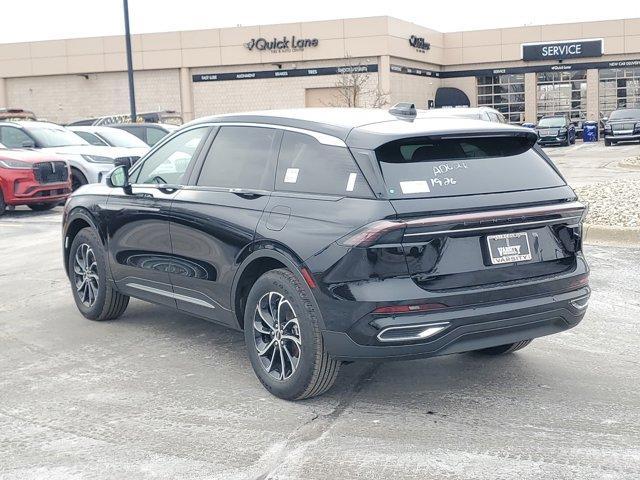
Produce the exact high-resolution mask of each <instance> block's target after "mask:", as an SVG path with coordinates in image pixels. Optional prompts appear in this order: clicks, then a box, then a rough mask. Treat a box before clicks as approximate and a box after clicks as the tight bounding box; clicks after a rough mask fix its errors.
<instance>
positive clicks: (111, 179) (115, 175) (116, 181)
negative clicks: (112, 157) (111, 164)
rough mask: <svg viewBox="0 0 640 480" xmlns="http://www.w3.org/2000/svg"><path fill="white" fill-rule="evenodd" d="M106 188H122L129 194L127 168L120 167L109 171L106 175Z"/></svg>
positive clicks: (129, 185)
mask: <svg viewBox="0 0 640 480" xmlns="http://www.w3.org/2000/svg"><path fill="white" fill-rule="evenodd" d="M106 182H107V186H109V187H111V188H123V189H124V191H125V193H127V194H129V193H131V184H130V183H129V167H128V166H126V165H120V166H117V167H116V168H114V169H113V170H111V172H109V174H108V175H107V180H106Z"/></svg>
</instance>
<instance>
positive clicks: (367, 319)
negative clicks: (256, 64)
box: [63, 108, 590, 399]
mask: <svg viewBox="0 0 640 480" xmlns="http://www.w3.org/2000/svg"><path fill="white" fill-rule="evenodd" d="M391 112H394V113H393V114H392V113H391ZM536 141H537V136H536V134H535V133H534V132H533V131H531V130H529V129H524V128H521V127H515V126H510V125H504V124H500V123H493V122H480V121H478V120H469V119H461V118H420V117H419V115H418V113H417V112H416V111H415V109H413V108H407V109H404V108H394V109H392V110H391V111H389V112H387V111H383V110H379V109H322V108H319V109H301V110H284V111H267V112H257V113H246V114H235V115H221V116H216V117H209V118H203V119H199V120H197V121H194V122H191V123H189V124H187V125H186V126H185V127H183V128H182V129H181V130H180V131H179V132H176V133H175V134H174V135H172V136H171V137H170V138H169V139H167V140H165V141H163V142H161V143H160V145H158V146H157V147H156V148H155V149H153V150H152V151H151V152H150V153H149V154H148V155H147V156H146V157H144V158H143V159H141V161H140V162H138V163H137V164H136V165H135V166H134V167H133V168H131V169H128V168H127V167H126V166H122V167H117V168H115V169H114V170H113V171H112V172H111V173H110V175H109V176H108V177H107V179H106V182H105V183H104V184H100V185H90V186H88V187H85V188H83V189H82V190H80V191H78V192H76V193H75V194H74V195H72V196H71V198H70V200H69V201H68V202H67V204H66V207H65V211H64V217H63V244H64V265H65V269H66V272H67V274H68V276H69V279H70V283H71V287H72V288H71V290H72V294H73V298H74V300H75V303H76V305H77V307H78V309H79V310H80V312H81V313H82V314H83V315H84V316H85V317H87V318H89V319H92V320H108V319H114V318H117V317H119V316H121V315H122V314H123V313H124V312H125V310H126V308H127V304H128V302H129V298H130V297H136V298H140V299H143V300H147V301H150V302H154V303H158V304H161V305H165V306H169V307H172V308H177V309H179V310H181V311H183V312H186V313H190V314H193V315H197V316H200V317H202V318H205V319H208V320H212V321H215V322H218V323H221V324H223V325H227V326H229V327H231V328H235V329H240V330H244V337H245V343H246V348H247V354H248V356H249V358H250V361H251V364H252V366H253V369H254V371H255V373H256V375H257V377H258V378H259V380H260V381H261V382H262V384H263V385H264V386H265V387H266V388H267V389H268V390H269V391H270V392H271V393H273V394H274V395H277V396H278V397H281V398H285V399H302V398H307V397H312V396H314V395H319V394H321V393H323V392H324V391H326V390H327V389H328V388H329V387H330V386H331V385H332V384H333V383H334V380H335V379H336V375H337V373H338V369H339V367H340V364H341V362H343V361H353V360H365V359H366V360H371V359H409V358H420V357H431V356H435V355H445V354H449V353H460V352H466V351H471V350H478V351H480V352H483V353H485V354H489V355H498V354H506V353H511V352H514V351H516V350H519V349H521V348H523V347H525V346H526V345H528V344H529V343H530V342H531V341H532V340H533V339H535V338H537V337H540V336H542V335H549V334H553V333H557V332H561V331H563V330H566V329H569V328H572V327H574V326H575V325H577V324H578V322H580V320H581V319H582V317H583V315H584V314H585V309H586V307H587V302H588V299H589V294H590V290H589V286H588V273H589V269H588V267H587V263H586V260H585V257H584V255H583V253H582V244H581V236H582V231H581V223H582V217H583V214H584V211H585V209H584V206H583V205H582V204H581V203H579V202H578V201H577V199H576V195H575V193H574V192H573V190H572V189H571V188H570V187H569V186H568V185H567V183H566V182H565V180H564V179H563V177H562V175H561V174H560V172H559V171H558V170H557V169H556V168H555V166H554V165H553V163H552V162H551V161H550V160H549V158H548V157H547V156H546V155H545V154H544V153H543V152H542V150H541V149H540V147H539V146H537V145H536ZM407 368H411V367H410V366H408V367H407Z"/></svg>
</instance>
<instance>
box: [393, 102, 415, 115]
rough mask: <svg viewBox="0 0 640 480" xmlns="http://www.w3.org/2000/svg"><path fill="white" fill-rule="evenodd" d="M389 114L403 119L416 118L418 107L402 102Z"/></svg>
mask: <svg viewBox="0 0 640 480" xmlns="http://www.w3.org/2000/svg"><path fill="white" fill-rule="evenodd" d="M389 113H390V114H391V115H396V116H401V117H415V116H416V115H417V114H418V111H417V110H416V106H415V104H413V103H408V102H401V103H396V104H395V105H394V106H393V107H391V108H390V109H389Z"/></svg>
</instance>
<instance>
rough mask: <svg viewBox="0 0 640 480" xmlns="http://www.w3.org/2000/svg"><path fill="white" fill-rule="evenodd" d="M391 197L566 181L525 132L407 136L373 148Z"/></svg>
mask: <svg viewBox="0 0 640 480" xmlns="http://www.w3.org/2000/svg"><path fill="white" fill-rule="evenodd" d="M376 156H377V158H378V161H379V162H380V167H381V169H382V174H383V176H384V180H385V183H386V186H387V193H388V194H389V197H390V198H413V197H448V196H456V195H477V194H484V193H500V192H513V191H519V190H533V189H538V188H549V187H558V186H561V185H564V181H563V180H562V178H561V177H560V176H559V175H558V174H557V173H556V171H555V170H554V169H553V167H552V166H551V165H549V164H548V163H547V161H546V160H545V159H544V158H542V157H541V156H540V155H539V154H538V153H537V152H536V151H535V150H533V149H532V148H531V140H530V139H528V138H524V137H498V138H496V137H493V138H491V137H470V138H463V139H460V138H456V139H453V138H452V139H447V138H444V139H440V140H433V141H432V140H430V139H406V140H399V141H395V142H390V143H387V144H385V145H383V146H381V147H379V148H378V149H377V150H376Z"/></svg>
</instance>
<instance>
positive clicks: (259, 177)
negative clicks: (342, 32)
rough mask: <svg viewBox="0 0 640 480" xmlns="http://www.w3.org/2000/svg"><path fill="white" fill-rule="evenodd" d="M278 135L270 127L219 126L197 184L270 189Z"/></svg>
mask: <svg viewBox="0 0 640 480" xmlns="http://www.w3.org/2000/svg"><path fill="white" fill-rule="evenodd" d="M280 134H281V132H280V131H279V130H275V129H273V128H263V127H222V128H221V129H220V131H219V132H218V134H217V135H216V138H215V140H214V141H213V145H212V146H211V148H210V149H209V153H207V157H206V158H205V161H204V165H203V167H202V171H201V172H200V178H198V185H202V186H206V187H223V188H243V189H249V190H271V189H272V188H273V167H274V165H275V160H276V157H277V155H278V147H279V145H280Z"/></svg>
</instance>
